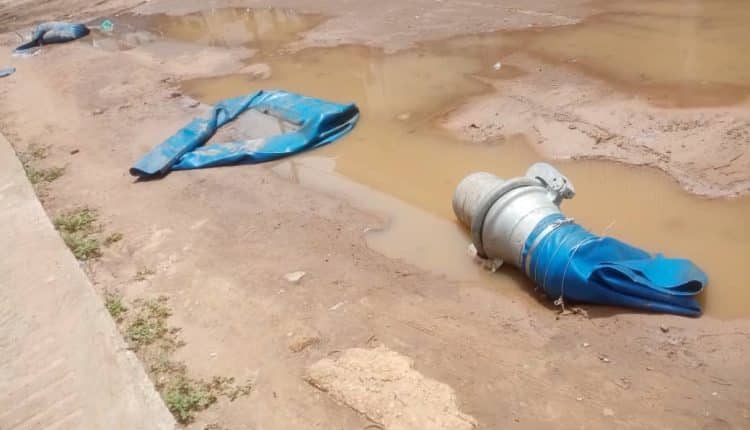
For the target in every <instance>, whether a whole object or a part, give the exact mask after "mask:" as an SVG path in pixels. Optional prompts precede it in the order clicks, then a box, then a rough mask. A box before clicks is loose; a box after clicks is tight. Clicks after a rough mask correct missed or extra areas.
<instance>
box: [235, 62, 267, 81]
mask: <svg viewBox="0 0 750 430" xmlns="http://www.w3.org/2000/svg"><path fill="white" fill-rule="evenodd" d="M240 73H246V74H248V75H250V77H251V78H252V79H258V80H260V79H268V78H270V77H271V66H269V65H268V64H266V63H255V64H250V65H249V66H245V67H244V68H242V70H240Z"/></svg>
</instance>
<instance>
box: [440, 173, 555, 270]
mask: <svg viewBox="0 0 750 430" xmlns="http://www.w3.org/2000/svg"><path fill="white" fill-rule="evenodd" d="M556 197H557V194H555V193H553V192H551V191H550V189H549V188H548V187H547V186H545V185H544V184H543V183H542V182H541V181H540V180H539V179H538V178H531V177H520V178H515V179H510V180H507V181H506V180H503V179H501V178H499V177H497V176H495V175H492V174H490V173H486V172H479V173H473V174H471V175H469V176H467V177H466V178H464V179H463V180H462V181H461V183H460V184H459V185H458V187H457V188H456V191H455V193H454V195H453V211H454V212H455V214H456V217H458V219H459V220H460V221H461V222H462V223H463V224H464V225H465V226H467V227H469V228H471V230H472V241H473V242H474V246H475V247H476V248H477V253H478V254H479V255H480V256H481V257H485V258H490V259H501V260H503V261H504V262H508V263H511V264H513V265H515V266H516V267H518V268H522V267H521V252H522V250H523V246H524V244H525V243H526V239H527V238H528V237H529V235H530V234H531V232H532V231H533V230H534V227H536V225H537V224H538V223H539V222H540V221H541V220H542V219H543V218H545V217H547V216H549V215H551V214H555V213H560V209H559V208H558V206H557V205H556V204H555V199H556Z"/></svg>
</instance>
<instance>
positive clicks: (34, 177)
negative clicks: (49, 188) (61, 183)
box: [23, 164, 65, 185]
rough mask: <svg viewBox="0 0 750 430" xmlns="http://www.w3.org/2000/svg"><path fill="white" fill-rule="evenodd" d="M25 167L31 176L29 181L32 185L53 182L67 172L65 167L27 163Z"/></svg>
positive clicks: (27, 174)
mask: <svg viewBox="0 0 750 430" xmlns="http://www.w3.org/2000/svg"><path fill="white" fill-rule="evenodd" d="M23 169H24V170H25V171H26V177H27V178H29V182H31V184H32V185H39V184H41V183H49V182H53V181H55V180H56V179H58V178H59V177H60V176H62V175H63V174H65V168H64V167H49V168H37V167H34V166H30V165H28V164H25V165H24V166H23Z"/></svg>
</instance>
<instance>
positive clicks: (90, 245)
mask: <svg viewBox="0 0 750 430" xmlns="http://www.w3.org/2000/svg"><path fill="white" fill-rule="evenodd" d="M96 219H97V213H96V211H95V210H93V209H89V208H78V209H73V210H71V211H68V212H64V213H62V214H60V215H58V216H57V217H55V219H54V220H53V222H54V224H55V228H57V230H58V231H59V232H60V235H61V236H62V238H63V241H65V244H66V245H67V246H68V248H70V250H71V251H72V252H73V255H75V257H76V258H77V259H79V260H82V261H85V260H88V259H91V258H95V257H99V256H101V244H100V243H99V240H98V239H97V238H96V237H94V236H93V234H94V233H95V232H96V225H95V223H96Z"/></svg>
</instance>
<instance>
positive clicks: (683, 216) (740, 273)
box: [183, 35, 750, 317]
mask: <svg viewBox="0 0 750 430" xmlns="http://www.w3.org/2000/svg"><path fill="white" fill-rule="evenodd" d="M513 37H514V36H510V37H509V38H507V39H504V38H503V36H502V35H491V36H482V37H475V38H461V39H457V40H455V41H451V42H449V43H445V44H441V45H440V48H439V49H433V48H429V47H422V48H418V49H412V50H409V51H403V52H400V53H396V54H392V55H385V54H383V53H382V52H381V51H379V50H375V49H369V48H364V47H354V46H344V47H338V48H328V49H307V50H303V51H301V52H297V53H295V54H287V55H276V56H273V57H269V58H258V57H256V58H254V59H253V61H265V62H267V63H268V64H270V66H271V70H272V76H271V78H270V79H266V80H254V79H252V78H251V77H249V76H247V75H228V76H222V77H216V78H210V79H198V80H192V81H187V82H185V83H184V84H183V91H184V92H185V93H186V94H190V95H191V96H193V97H196V98H198V99H200V100H203V101H206V102H215V101H217V100H220V99H223V98H226V97H230V96H237V95H240V94H246V93H249V92H252V91H255V90H258V89H262V88H284V89H286V90H290V91H297V92H301V93H304V94H308V95H312V96H316V97H321V98H325V99H330V100H336V101H342V102H345V101H354V102H356V103H357V104H358V106H359V107H360V109H361V111H362V118H361V121H360V123H359V124H358V126H357V127H356V129H355V130H354V132H353V133H352V134H350V135H349V136H347V137H346V138H345V139H344V140H342V141H341V142H337V143H336V144H333V145H330V146H327V147H325V148H322V149H321V150H318V151H316V152H315V153H314V154H311V155H314V157H312V156H307V157H297V158H295V159H293V160H291V161H287V162H285V163H286V164H284V163H282V164H279V165H277V166H276V169H277V172H279V173H280V174H282V175H283V176H285V177H288V178H290V179H292V180H296V181H298V182H300V183H302V184H303V185H305V186H309V187H312V188H316V189H319V190H323V191H325V192H328V193H332V194H335V195H339V196H342V197H345V198H346V199H347V200H349V201H352V202H354V204H355V206H358V207H362V208H365V209H367V210H374V211H379V212H381V213H384V214H386V215H388V216H390V217H391V222H390V224H389V226H388V228H386V229H385V230H384V231H380V232H370V233H368V234H367V235H366V238H367V241H368V244H369V245H370V246H372V247H373V248H375V249H376V250H378V251H380V252H382V253H384V254H385V255H388V256H391V257H395V258H403V259H405V260H407V261H409V262H411V263H413V264H416V265H418V266H420V267H422V268H424V269H427V270H431V271H434V272H438V273H443V274H445V275H446V276H447V277H449V278H450V279H454V280H457V281H466V282H472V283H474V282H479V283H481V284H482V285H484V286H487V287H489V288H496V289H503V290H506V291H508V292H510V293H511V294H517V293H518V292H519V291H521V290H522V288H519V287H520V286H525V287H527V286H528V283H526V282H523V281H521V280H519V279H520V276H518V275H517V274H514V275H513V276H508V275H509V274H510V273H511V272H508V271H506V272H503V273H501V274H494V275H490V274H487V273H485V272H483V271H482V270H481V269H479V268H478V267H476V266H474V265H473V264H472V263H471V260H470V258H469V257H468V256H467V254H466V247H467V245H468V243H469V239H468V237H467V235H466V233H465V232H464V231H463V230H462V229H461V227H460V226H458V225H457V224H456V222H455V221H454V215H453V213H452V210H451V207H450V202H451V196H452V193H453V189H454V187H455V186H456V184H457V183H458V182H459V181H460V179H461V178H462V177H463V176H465V175H466V174H468V173H470V172H474V171H479V170H486V171H490V172H493V173H495V174H498V175H500V176H505V177H512V176H517V175H520V174H522V173H523V172H524V171H525V169H526V168H527V166H528V165H529V164H531V163H533V162H534V161H537V160H538V159H539V156H538V155H537V154H535V153H534V152H533V151H532V150H531V149H530V146H529V145H528V144H527V143H526V142H525V141H524V137H523V136H513V135H511V136H506V137H505V139H504V140H502V141H497V142H492V143H488V144H470V143H466V142H462V141H459V140H458V139H456V138H455V137H453V136H451V135H449V134H448V133H446V132H443V131H441V130H440V129H439V128H437V127H436V126H435V125H434V120H435V119H436V118H439V117H440V116H442V115H443V114H444V113H445V112H446V111H447V109H450V108H451V107H453V106H455V105H456V104H457V103H459V102H461V101H462V100H463V99H465V98H466V97H468V96H470V95H474V94H480V93H482V92H484V91H486V88H485V85H484V84H482V83H481V82H480V81H479V80H477V79H473V78H472V77H471V75H475V74H477V73H480V72H481V73H482V74H486V73H487V70H488V68H490V67H491V65H492V63H491V62H489V61H490V59H492V58H495V56H496V54H498V55H499V53H502V52H506V51H507V50H512V49H515V48H516V45H515V44H516V43H517V41H518V40H517V39H514V38H513ZM524 37H526V36H524ZM459 48H460V49H459ZM641 58H647V57H641ZM738 67H739V68H744V65H739V66H738ZM631 69H632V68H631ZM654 70H658V67H655V68H654ZM490 73H491V72H490ZM500 73H505V74H507V73H510V74H511V75H514V74H516V73H517V71H514V70H513V69H512V68H506V67H503V69H501V71H499V72H498V76H497V77H503V76H502V75H500ZM654 73H656V72H654ZM654 76H657V77H659V79H661V75H658V74H655V75H654ZM742 76H744V75H737V76H736V77H730V78H731V79H740V78H741V77H742ZM506 77H507V76H506ZM510 77H512V76H510ZM730 78H727V79H729V80H731V79H730ZM748 81H750V80H748ZM746 83H747V82H746ZM321 160H322V161H321ZM555 164H556V165H557V166H558V167H559V168H561V170H563V171H564V172H565V173H566V174H567V175H568V176H569V177H570V178H571V179H572V180H573V182H574V183H575V185H576V188H577V190H578V195H577V196H576V198H575V199H573V200H572V201H570V202H566V203H565V205H564V206H563V209H564V211H565V213H566V214H568V215H570V216H572V217H574V218H576V219H577V220H578V221H579V222H580V223H581V224H582V225H584V226H587V227H588V228H590V229H592V230H593V231H594V232H597V233H603V232H605V231H606V232H607V234H609V235H612V236H615V237H618V238H621V239H623V240H625V241H627V242H630V243H632V244H634V245H637V246H641V247H644V248H646V249H648V250H651V251H660V252H664V253H665V254H667V255H669V256H680V257H685V258H690V259H692V260H694V261H695V262H696V263H697V264H699V265H700V266H701V267H702V268H703V269H704V270H706V271H707V272H708V274H709V276H710V278H711V282H710V285H709V287H708V288H707V290H706V293H705V294H704V297H703V300H704V303H705V306H706V311H707V312H708V313H710V314H714V315H719V316H725V317H731V316H738V315H748V310H750V289H748V288H746V286H747V285H748V284H749V283H750V271H747V270H746V268H745V264H746V260H747V257H748V256H749V255H750V230H749V229H748V228H747V226H746V220H747V219H748V217H749V216H750V199H748V198H742V199H736V200H731V201H723V200H722V201H719V200H706V199H700V198H696V197H694V196H691V195H688V194H687V193H685V192H684V191H682V190H681V189H680V188H679V186H678V185H677V184H676V183H674V181H672V180H670V179H669V178H668V177H666V176H665V175H663V174H661V173H659V172H656V171H652V170H648V169H642V168H635V167H628V166H623V165H619V164H615V163H605V162H556V163H555Z"/></svg>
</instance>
